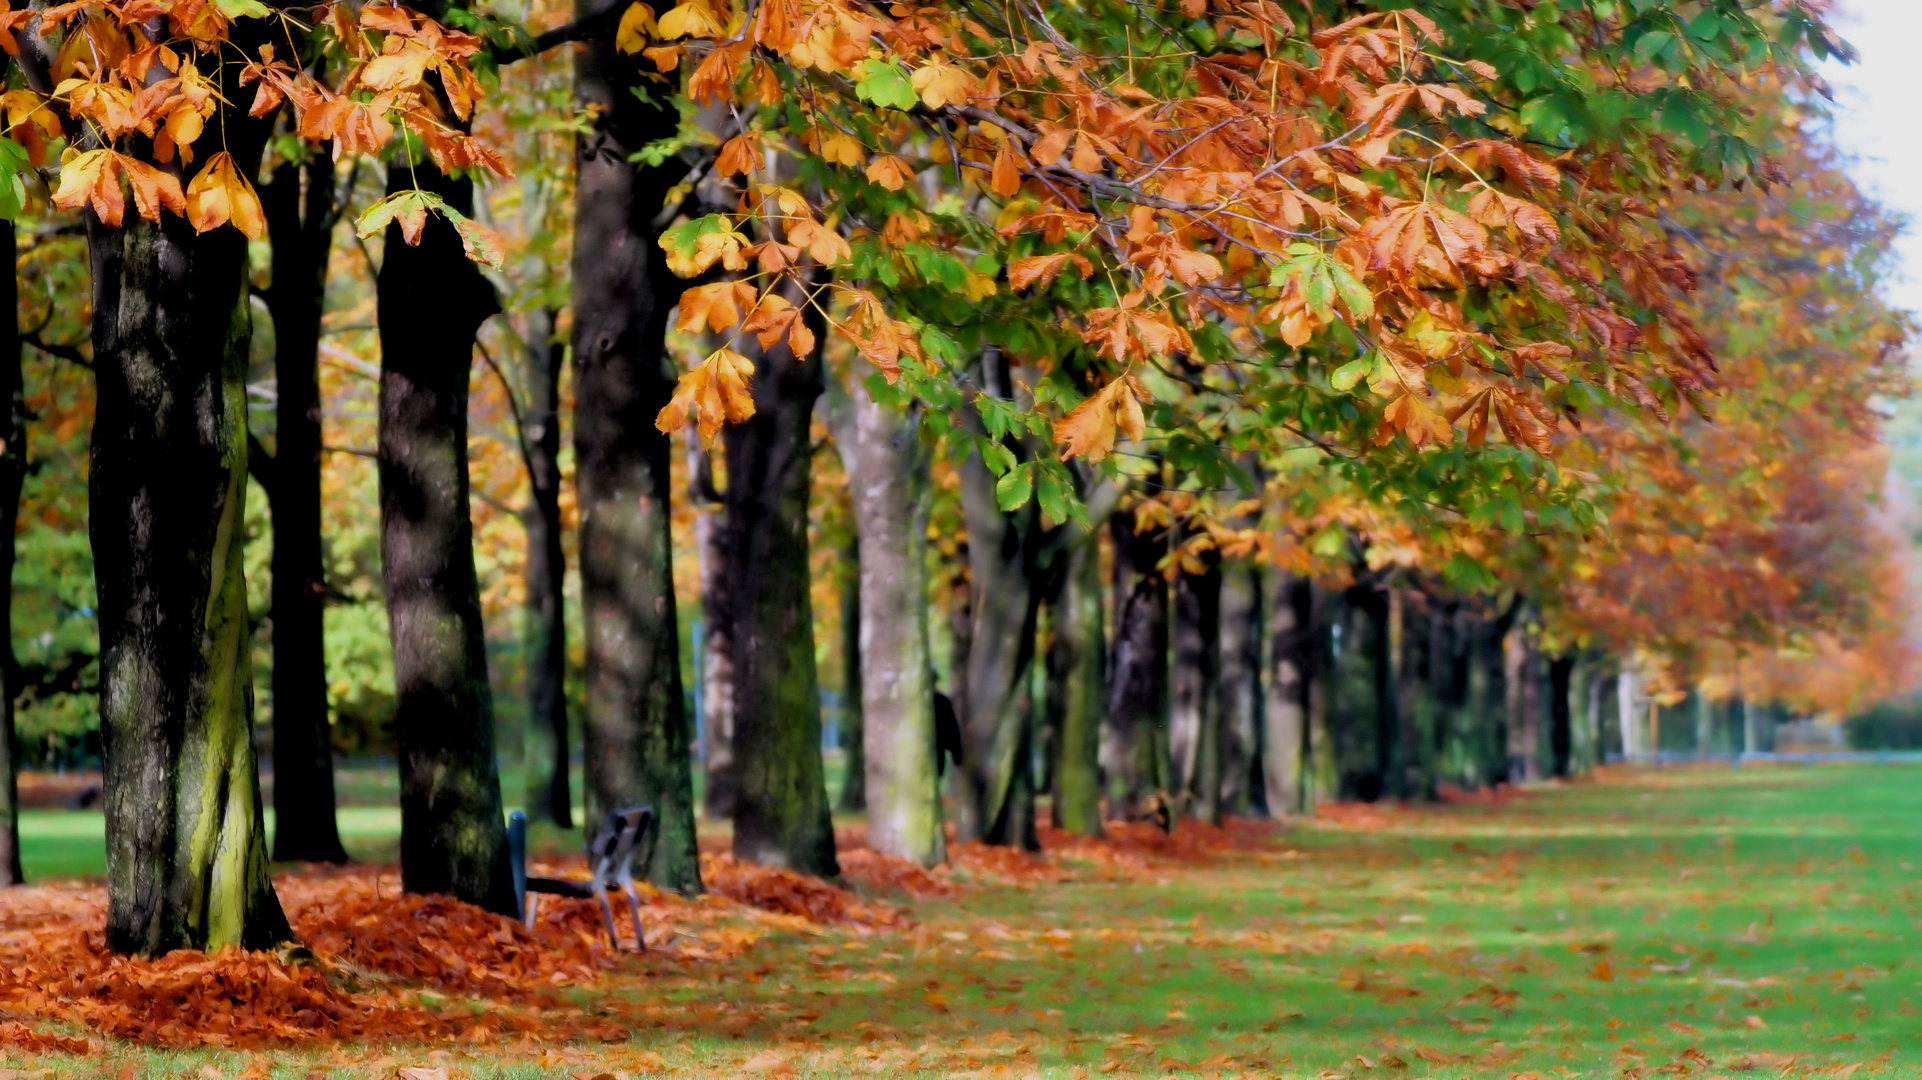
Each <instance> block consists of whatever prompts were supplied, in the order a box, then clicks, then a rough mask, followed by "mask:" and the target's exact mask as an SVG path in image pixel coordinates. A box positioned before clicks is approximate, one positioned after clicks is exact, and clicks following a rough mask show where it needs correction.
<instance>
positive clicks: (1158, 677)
mask: <svg viewBox="0 0 1922 1080" xmlns="http://www.w3.org/2000/svg"><path fill="white" fill-rule="evenodd" d="M1109 524H1110V526H1111V527H1112V530H1113V533H1114V546H1115V558H1114V582H1115V584H1114V589H1115V593H1114V595H1115V599H1114V605H1115V633H1114V653H1113V658H1112V660H1111V661H1110V663H1109V666H1108V672H1109V684H1108V726H1107V729H1106V731H1105V733H1104V737H1103V740H1102V748H1101V765H1102V770H1103V772H1104V773H1105V774H1106V775H1107V778H1108V784H1107V787H1108V796H1109V801H1110V807H1111V811H1110V812H1111V813H1113V814H1115V815H1116V816H1119V817H1123V818H1139V817H1143V816H1152V815H1155V814H1160V813H1168V812H1171V811H1172V807H1171V806H1169V805H1168V793H1169V790H1170V788H1171V786H1172V785H1171V784H1170V782H1169V773H1170V767H1169V764H1168V707H1169V702H1168V583H1167V580H1166V579H1165V578H1163V577H1162V576H1161V572H1160V569H1159V566H1158V564H1159V562H1160V561H1161V557H1162V556H1163V555H1164V554H1166V553H1167V550H1168V539H1167V534H1166V532H1165V531H1161V530H1152V529H1148V530H1140V529H1137V528H1136V527H1135V515H1134V511H1133V510H1127V511H1122V512H1119V513H1117V514H1116V515H1115V516H1114V518H1113V519H1112V520H1111V521H1110V523H1109Z"/></svg>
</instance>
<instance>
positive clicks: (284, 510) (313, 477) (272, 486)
mask: <svg viewBox="0 0 1922 1080" xmlns="http://www.w3.org/2000/svg"><path fill="white" fill-rule="evenodd" d="M303 178H304V179H305V185H304V190H303V184H302V180H303ZM260 197H261V206H262V209H263V210H264V211H265V212H266V217H267V232H268V239H269V240H270V241H271V243H272V251H273V281H272V284H271V285H270V286H269V288H268V289H267V310H268V312H269V313H270V314H271V315H272V316H273V321H274V382H275V395H276V402H275V405H274V456H273V458H272V459H271V461H267V460H263V461H261V462H259V463H257V465H256V468H255V472H256V474H257V475H260V476H261V477H262V479H263V480H264V481H265V483H263V485H262V486H263V487H265V488H266V490H267V504H268V507H269V509H270V510H271V511H272V514H273V523H274V552H273V616H272V617H273V650H274V675H273V695H274V698H273V700H274V858H275V859H278V860H282V861H296V860H297V861H305V862H336V863H337V862H346V861H347V851H346V849H345V848H343V847H341V844H340V828H339V825H338V824H337V822H336V821H335V816H334V754H333V745H332V734H331V731H330V729H329V727H328V722H327V650H326V639H325V635H324V633H323V631H322V607H323V604H324V602H325V600H326V595H327V575H326V570H325V567H324V565H323V561H322V554H321V531H320V453H321V451H320V381H319V379H320V368H319V365H320V315H321V305H322V301H323V299H324V298H325V296H326V289H327V261H328V254H329V252H330V250H331V248H332V244H333V236H332V234H333V227H334V221H335V219H336V217H337V216H338V214H337V211H336V210H335V206H334V166H333V160H332V158H331V157H330V156H329V155H328V154H327V152H326V151H325V150H324V149H322V150H318V151H316V152H315V154H314V156H313V157H311V158H310V159H309V160H308V161H307V162H306V163H305V164H298V163H295V162H292V161H287V162H283V163H281V165H280V166H279V167H277V168H276V169H275V170H274V174H273V180H272V181H271V182H270V183H268V184H267V185H266V186H265V187H263V188H262V189H261V192H260Z"/></svg>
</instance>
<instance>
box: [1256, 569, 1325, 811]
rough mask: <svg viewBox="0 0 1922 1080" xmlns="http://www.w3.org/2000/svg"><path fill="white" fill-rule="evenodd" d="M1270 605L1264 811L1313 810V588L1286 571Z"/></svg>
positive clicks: (1263, 713) (1277, 580)
mask: <svg viewBox="0 0 1922 1080" xmlns="http://www.w3.org/2000/svg"><path fill="white" fill-rule="evenodd" d="M1273 582H1274V592H1273V600H1272V601H1271V602H1270V603H1269V605H1268V642H1269V651H1268V663H1269V669H1268V688H1267V693H1266V694H1265V695H1264V696H1263V698H1262V711H1261V723H1262V748H1261V749H1262V754H1261V763H1262V775H1263V781H1264V791H1265V794H1266V798H1267V802H1268V812H1269V813H1270V814H1273V815H1275V816H1276V817H1292V816H1294V815H1297V814H1306V813H1310V812H1312V811H1313V808H1314V807H1313V802H1312V796H1311V794H1310V792H1311V785H1310V782H1309V781H1310V776H1309V770H1308V763H1309V758H1308V734H1309V733H1308V687H1309V683H1310V681H1311V679H1312V677H1313V672H1314V669H1315V662H1316V661H1315V654H1314V648H1315V643H1316V638H1315V633H1314V588H1313V586H1312V585H1311V584H1310V583H1309V582H1308V580H1307V579H1306V578H1301V577H1296V576H1295V575H1293V574H1290V573H1287V572H1285V571H1280V572H1277V573H1275V575H1274V577H1273Z"/></svg>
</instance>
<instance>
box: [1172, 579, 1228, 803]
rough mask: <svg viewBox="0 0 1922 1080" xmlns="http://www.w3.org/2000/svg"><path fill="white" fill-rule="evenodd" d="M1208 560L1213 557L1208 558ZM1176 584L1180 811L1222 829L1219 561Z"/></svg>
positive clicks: (1175, 742) (1175, 753) (1175, 730)
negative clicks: (1220, 826) (1181, 809)
mask: <svg viewBox="0 0 1922 1080" xmlns="http://www.w3.org/2000/svg"><path fill="white" fill-rule="evenodd" d="M1209 556H1214V557H1213V558H1210V557H1209ZM1202 558H1203V560H1204V566H1205V569H1204V572H1203V573H1200V574H1188V573H1184V574H1182V575H1181V576H1180V577H1178V578H1176V579H1175V582H1174V629H1173V634H1172V637H1173V646H1174V655H1173V658H1172V663H1173V671H1172V673H1171V682H1172V686H1171V688H1170V702H1169V722H1168V751H1169V757H1170V758H1171V759H1172V762H1173V765H1174V770H1175V777H1176V783H1177V784H1178V785H1179V788H1180V794H1181V804H1182V808H1183V810H1184V811H1186V812H1187V813H1190V814H1193V815H1194V816H1195V817H1197V818H1199V819H1201V821H1202V822H1204V823H1206V824H1209V825H1219V824H1221V560H1220V558H1219V553H1217V552H1214V551H1209V552H1206V553H1204V555H1203V556H1202Z"/></svg>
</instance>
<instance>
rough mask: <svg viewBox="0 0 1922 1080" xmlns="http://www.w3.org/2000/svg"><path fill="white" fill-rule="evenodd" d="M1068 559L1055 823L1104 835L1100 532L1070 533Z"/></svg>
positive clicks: (1057, 648)
mask: <svg viewBox="0 0 1922 1080" xmlns="http://www.w3.org/2000/svg"><path fill="white" fill-rule="evenodd" d="M1065 558H1066V559H1067V566H1066V567H1065V570H1064V573H1063V576H1062V584H1061V596H1060V599H1059V600H1058V601H1057V602H1056V604H1055V619H1054V649H1053V651H1054V653H1055V655H1054V657H1052V658H1051V661H1050V663H1051V665H1052V666H1053V667H1055V668H1056V669H1058V670H1059V672H1060V674H1061V679H1060V685H1061V693H1060V705H1059V709H1060V716H1061V720H1060V727H1059V730H1058V733H1057V736H1056V743H1055V756H1054V826H1055V828H1057V829H1061V830H1062V831H1064V832H1070V833H1074V834H1075V835H1077V836H1100V835H1101V715H1102V712H1103V710H1104V707H1105V705H1106V702H1105V700H1104V698H1105V697H1106V690H1107V683H1106V680H1105V672H1104V670H1103V669H1104V667H1105V664H1106V661H1107V655H1106V654H1107V635H1106V633H1105V631H1104V628H1103V625H1102V623H1103V619H1102V609H1101V545H1100V534H1099V533H1098V532H1095V531H1094V530H1092V529H1090V530H1087V531H1084V532H1081V533H1079V534H1078V535H1073V536H1071V537H1070V538H1069V540H1068V543H1067V550H1066V552H1065Z"/></svg>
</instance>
